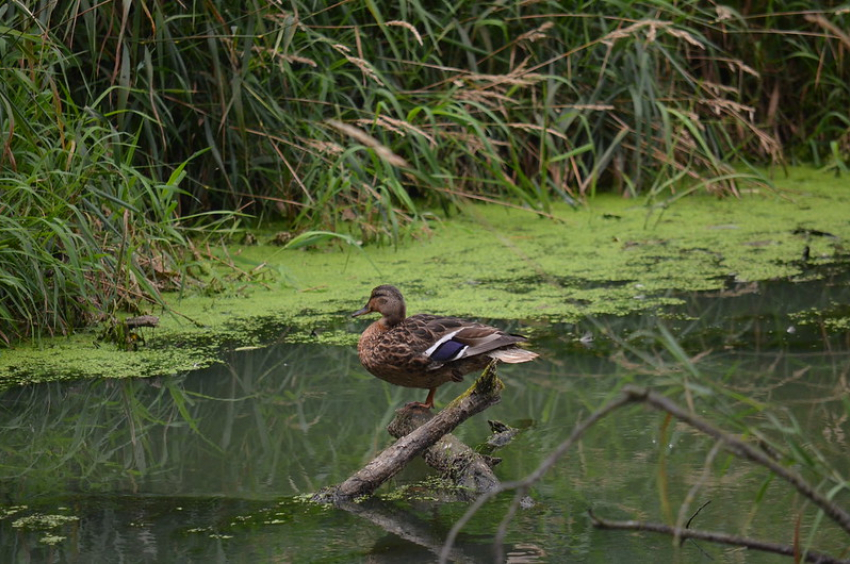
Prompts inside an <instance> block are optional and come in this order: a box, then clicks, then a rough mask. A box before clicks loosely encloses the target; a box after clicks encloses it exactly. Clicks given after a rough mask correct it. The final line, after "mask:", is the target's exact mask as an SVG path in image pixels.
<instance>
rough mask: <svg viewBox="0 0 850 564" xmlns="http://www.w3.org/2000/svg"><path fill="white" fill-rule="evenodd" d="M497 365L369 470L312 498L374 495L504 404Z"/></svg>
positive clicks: (333, 499)
mask: <svg viewBox="0 0 850 564" xmlns="http://www.w3.org/2000/svg"><path fill="white" fill-rule="evenodd" d="M495 364H496V363H495V361H494V362H492V363H490V365H489V366H487V368H486V369H485V370H484V373H483V374H482V375H481V376H480V377H479V378H478V379H477V380H476V381H475V383H474V384H473V385H472V387H471V388H469V389H468V390H467V391H466V392H464V394H463V395H461V396H459V397H458V398H456V399H455V400H453V401H452V402H451V403H450V404H449V405H448V406H446V408H445V409H443V410H442V411H441V412H439V413H438V414H437V415H435V416H434V417H433V418H432V419H431V420H429V421H428V422H426V423H425V424H423V425H422V426H421V427H419V428H417V429H415V430H413V431H412V432H410V433H409V434H407V435H405V436H403V437H401V438H400V439H398V440H397V441H396V442H395V443H393V444H392V445H391V446H389V447H387V448H386V449H384V450H383V451H382V452H381V453H380V454H378V456H376V457H375V458H374V459H373V460H372V461H371V462H369V463H368V464H367V465H366V466H364V467H363V468H361V469H360V470H358V471H357V472H356V473H355V474H353V475H352V476H351V477H350V478H348V479H347V480H345V481H344V482H343V483H341V484H339V485H338V486H331V487H329V488H326V489H325V490H323V491H321V492H319V493H317V494H316V495H315V496H313V499H314V500H315V501H321V502H338V501H342V500H348V499H353V498H357V497H362V496H367V495H371V494H372V493H374V492H375V490H377V489H378V487H380V485H381V484H383V483H384V482H386V481H387V480H389V479H390V478H391V477H393V476H394V475H395V474H397V473H398V472H399V471H401V469H402V468H404V467H405V465H407V463H408V462H410V461H411V460H413V459H414V458H415V457H417V456H419V455H420V454H422V453H423V452H425V450H426V449H428V448H429V447H431V446H432V445H434V444H435V443H436V442H437V441H439V440H440V439H441V438H442V437H444V436H445V435H447V434H448V433H450V432H451V431H453V430H454V429H455V428H456V427H457V426H458V425H460V424H461V423H463V422H464V421H466V420H467V419H468V418H470V417H472V416H473V415H475V414H476V413H480V412H481V411H484V410H485V409H487V408H488V407H490V406H491V405H494V404H496V403H498V402H499V401H500V400H501V395H500V394H501V391H502V389H503V388H504V387H505V385H504V384H503V383H502V381H501V380H499V378H497V377H496V370H495Z"/></svg>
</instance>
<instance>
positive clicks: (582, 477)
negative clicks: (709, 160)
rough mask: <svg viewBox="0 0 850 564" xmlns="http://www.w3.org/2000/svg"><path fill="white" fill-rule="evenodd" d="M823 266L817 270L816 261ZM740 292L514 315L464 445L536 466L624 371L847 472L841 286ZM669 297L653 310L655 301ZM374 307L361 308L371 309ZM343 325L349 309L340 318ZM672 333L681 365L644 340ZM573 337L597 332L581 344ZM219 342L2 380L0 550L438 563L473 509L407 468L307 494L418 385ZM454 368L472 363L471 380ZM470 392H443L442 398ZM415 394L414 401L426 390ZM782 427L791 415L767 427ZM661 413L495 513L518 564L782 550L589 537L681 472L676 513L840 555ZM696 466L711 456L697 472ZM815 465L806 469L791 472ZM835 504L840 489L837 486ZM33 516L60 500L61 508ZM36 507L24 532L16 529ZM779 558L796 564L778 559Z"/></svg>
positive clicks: (333, 357)
mask: <svg viewBox="0 0 850 564" xmlns="http://www.w3.org/2000/svg"><path fill="white" fill-rule="evenodd" d="M822 274H823V273H822ZM820 278H821V279H820V280H818V281H817V282H810V283H805V284H791V283H782V282H773V283H761V284H758V285H748V284H741V285H733V286H731V287H729V288H728V290H727V291H726V292H720V293H714V294H712V295H708V294H679V295H675V296H672V295H671V297H675V298H676V301H677V302H678V303H680V304H681V305H679V306H677V307H675V308H667V309H664V310H663V313H664V315H663V316H662V317H661V318H660V319H659V318H656V315H655V313H654V312H653V311H649V312H644V313H641V314H634V315H632V316H626V317H610V318H598V319H596V320H584V321H582V322H580V323H578V324H554V325H550V324H546V323H541V322H525V323H524V322H521V321H511V322H503V323H500V322H498V321H495V323H496V324H499V325H502V326H504V327H506V328H508V329H510V330H512V331H520V332H527V333H531V334H532V335H533V336H534V338H533V343H534V346H535V348H536V349H537V350H539V351H540V352H541V353H542V358H541V359H540V360H539V361H536V362H534V363H531V364H525V365H518V366H509V367H502V368H500V375H501V377H502V378H503V380H504V381H505V383H506V386H507V387H506V390H505V391H504V393H503V399H502V402H501V403H500V404H498V405H496V406H495V407H493V408H491V409H490V410H488V411H487V412H485V413H484V414H482V415H479V416H476V417H475V418H473V419H471V420H469V421H467V422H466V423H465V424H464V425H463V426H462V427H461V428H460V429H458V431H457V433H456V434H457V435H458V436H459V437H460V438H461V439H462V440H464V441H465V442H467V443H468V444H471V445H481V444H483V443H484V442H485V441H486V439H487V437H488V434H489V430H488V427H487V424H486V419H498V420H501V421H504V422H506V423H508V424H510V425H512V426H514V427H517V428H520V429H521V432H520V434H519V435H518V436H517V438H516V439H515V440H514V442H512V443H511V444H509V445H508V446H506V447H504V448H502V449H500V450H497V451H496V452H495V453H494V455H495V456H499V457H500V458H502V459H503V461H502V463H501V464H500V465H498V466H497V467H496V473H497V475H498V476H499V478H500V479H501V480H506V481H507V480H512V479H518V478H522V477H524V476H525V475H527V474H528V473H529V472H531V471H532V470H534V469H535V468H536V467H537V466H538V464H539V463H540V461H541V460H542V459H543V457H544V456H546V455H547V454H548V453H549V452H550V451H551V450H552V449H553V448H554V447H555V446H556V445H558V444H559V443H560V442H561V441H562V440H563V439H564V438H566V436H567V434H568V433H569V431H570V429H572V427H573V426H574V425H575V424H576V422H577V421H579V420H581V419H583V418H586V417H587V415H588V414H589V413H590V412H591V411H593V410H594V409H596V408H598V407H599V406H601V405H602V404H604V403H605V402H606V401H607V400H609V399H611V398H612V397H613V396H614V395H616V393H617V390H618V389H619V387H620V386H622V385H623V384H625V383H633V384H638V385H646V386H651V387H652V388H653V389H657V390H659V391H662V392H666V393H668V394H670V396H671V398H672V399H674V400H676V401H678V402H680V403H683V402H686V401H687V398H686V397H685V396H684V395H683V394H682V393H681V390H682V389H683V383H684V382H685V381H687V382H688V383H689V384H690V386H689V388H688V389H689V390H691V401H692V402H693V406H694V409H695V411H696V412H697V413H698V414H700V415H702V416H704V417H706V418H707V419H710V420H711V421H713V422H714V423H715V424H717V425H719V426H722V427H724V428H725V429H726V430H729V431H731V432H736V433H737V432H741V430H742V429H744V428H745V427H744V424H745V423H746V425H747V426H748V427H746V428H748V429H749V435H748V437H747V438H753V435H761V436H762V437H764V438H765V439H767V440H769V441H774V442H779V443H781V444H780V445H779V446H780V447H784V448H792V449H793V448H797V449H801V450H802V451H804V452H806V453H808V454H809V456H812V457H820V458H821V460H822V462H821V463H820V466H818V467H819V468H825V467H832V468H833V469H834V471H835V472H836V473H840V474H841V475H843V476H844V477H845V479H846V477H847V476H848V473H850V459H848V456H847V454H846V453H847V452H848V444H847V442H848V440H850V436H848V435H850V423H848V418H849V417H850V400H848V375H850V332H849V331H848V330H847V329H846V328H842V327H841V326H840V321H837V320H840V319H841V314H842V313H843V315H844V316H845V317H846V313H847V312H846V309H847V306H846V304H848V303H850V283H848V277H847V276H846V275H842V274H835V273H827V274H826V275H823V276H821V277H820ZM661 311H662V310H659V312H661ZM367 322H368V321H367ZM339 324H340V325H337V328H338V329H341V330H342V331H344V332H347V333H350V334H351V335H356V333H358V332H359V331H361V330H362V329H363V327H364V322H361V321H359V320H358V321H356V322H355V321H351V320H348V319H345V318H340V319H339ZM662 328H664V329H666V330H668V331H669V333H670V334H671V335H673V336H675V338H676V340H677V341H678V342H680V343H681V345H682V347H683V349H684V353H685V355H686V356H687V357H690V358H694V357H695V356H696V355H700V356H699V357H698V358H696V359H695V360H694V361H693V367H694V369H693V370H687V369H683V368H682V365H681V363H677V362H676V359H675V358H674V355H673V354H672V353H671V352H670V349H669V348H668V347H665V346H663V343H662V342H661V341H659V339H658V336H659V335H662V334H663V329H662ZM582 337H586V338H587V339H592V342H591V341H590V340H587V339H586V342H589V343H590V344H589V346H585V345H583V344H581V343H580V338H582ZM299 340H303V341H306V343H305V344H300V345H292V344H283V345H278V346H275V347H271V348H265V349H257V350H251V351H244V352H234V353H232V354H231V355H230V356H229V357H228V358H227V362H226V363H223V364H220V365H216V366H213V367H211V368H208V369H205V370H203V371H196V372H192V373H188V374H186V375H178V376H174V377H164V378H155V379H147V380H144V379H135V380H134V379H123V380H104V379H96V380H81V381H77V382H55V383H48V384H40V385H31V386H24V387H17V388H11V389H8V390H6V391H4V392H2V396H0V434H1V435H2V453H0V504H2V507H1V509H2V513H0V515H3V518H2V519H0V561H2V562H359V561H369V562H405V563H407V562H420V561H421V562H433V561H435V559H436V557H435V551H438V550H439V548H440V546H441V544H442V541H443V539H444V538H445V536H446V533H447V532H448V530H449V529H450V528H451V526H452V525H453V524H454V522H455V521H456V520H457V519H458V518H459V517H460V516H461V515H462V514H463V513H464V511H465V510H466V508H467V507H468V505H467V504H465V503H462V502H457V501H450V500H440V501H436V500H434V499H433V494H434V492H433V491H430V490H428V489H422V488H419V487H416V488H414V489H413V492H414V493H412V494H411V495H405V496H401V498H400V499H399V498H398V496H394V495H390V494H394V493H397V492H398V491H399V488H400V487H401V486H402V485H404V484H418V483H419V482H420V481H421V480H423V479H425V478H427V477H428V476H430V475H431V472H430V470H429V469H428V468H427V467H426V466H425V465H424V464H422V463H419V462H417V463H415V464H413V465H412V466H411V467H409V468H408V469H406V470H405V471H404V473H403V474H402V475H400V476H398V477H396V479H395V480H394V481H393V483H391V484H389V485H385V486H383V487H382V488H381V489H380V490H379V494H382V497H381V498H380V499H376V500H372V501H370V502H368V503H365V504H363V507H362V510H361V512H360V513H359V514H355V513H353V512H349V511H344V510H341V509H337V508H332V507H326V506H317V505H315V504H312V503H309V502H307V501H306V500H305V498H306V497H307V495H308V494H310V493H312V492H315V491H317V490H319V489H320V488H322V487H324V486H327V485H330V484H335V483H339V482H340V481H342V480H344V479H345V478H347V477H348V476H349V475H350V474H351V473H353V472H354V471H355V470H357V469H358V468H359V467H360V466H362V465H363V464H364V463H365V462H367V461H368V460H370V459H371V457H372V456H373V455H374V454H375V453H376V452H378V451H379V450H380V449H381V448H383V447H384V446H386V445H387V444H389V442H390V439H389V437H388V435H387V434H386V432H385V430H384V427H385V426H386V424H387V423H388V422H389V420H390V419H391V418H392V416H393V414H394V410H395V409H396V408H397V407H399V406H401V405H403V404H404V403H405V402H407V401H413V400H419V401H421V400H422V399H424V391H423V390H410V389H404V388H398V387H393V386H390V385H388V384H385V383H383V382H381V381H379V380H377V379H375V378H373V377H371V376H370V375H368V374H367V373H366V372H365V371H364V370H363V369H362V368H361V367H360V366H359V363H358V361H357V358H356V354H355V351H354V349H353V347H351V346H329V345H327V344H324V343H310V342H309V341H310V336H309V335H302V336H300V337H299ZM467 381H468V382H470V381H471V380H470V378H469V377H468V378H467ZM464 389H465V384H464V385H453V384H447V385H446V386H444V387H442V388H441V389H440V391H439V393H438V396H437V403H438V406H439V405H444V404H445V403H446V402H448V401H449V400H450V399H452V398H453V397H454V396H455V395H457V394H459V393H461V392H462V391H463V390H464ZM420 396H422V397H420ZM780 428H784V429H786V431H787V432H786V433H784V434H783V433H781V432H780V431H779V429H780ZM712 447H714V442H713V440H711V439H709V438H707V437H706V436H704V435H702V434H700V433H698V432H696V431H694V430H693V429H691V428H689V427H687V426H686V425H684V424H682V423H677V422H675V421H672V422H668V421H667V420H666V419H665V416H664V415H663V414H660V413H658V412H655V411H652V410H650V409H648V408H646V407H643V406H631V407H628V408H625V409H623V410H621V411H618V412H616V413H614V414H613V415H611V416H609V417H608V418H606V419H603V420H602V421H601V422H599V423H598V424H597V425H595V426H594V427H593V428H591V430H590V431H589V432H588V433H587V434H586V435H585V436H584V437H583V439H582V440H581V442H580V443H579V444H578V445H577V446H576V447H575V448H573V449H572V450H571V451H569V453H568V454H567V455H566V456H565V457H564V458H563V459H562V460H560V461H559V462H558V464H557V465H556V466H555V467H554V468H553V469H552V470H550V471H549V472H548V473H547V474H546V476H545V478H544V479H543V480H542V481H541V482H539V483H538V484H536V485H535V486H534V487H533V489H532V490H531V492H530V493H531V497H532V498H533V499H534V502H535V503H534V505H533V506H532V507H530V508H527V509H521V510H520V511H519V512H518V513H517V515H516V516H515V517H514V518H513V520H512V521H511V523H510V525H509V526H508V528H507V535H506V537H505V539H504V543H503V545H502V546H501V550H502V551H503V553H504V554H507V555H508V556H509V558H510V559H512V560H511V561H514V562H565V561H570V562H645V561H650V560H656V561H660V562H666V561H680V562H776V561H777V559H779V557H778V556H773V555H764V554H760V553H756V552H752V551H744V550H742V549H736V548H729V547H725V546H722V545H714V544H710V543H706V542H690V541H689V542H686V543H685V544H684V545H683V546H682V547H680V548H673V547H672V544H671V541H670V539H669V538H667V537H664V536H660V535H656V534H652V533H641V534H634V533H627V532H618V531H602V530H597V529H594V528H593V527H592V526H591V524H590V520H589V518H588V516H587V511H588V509H593V511H594V512H596V513H597V514H598V515H600V516H602V517H606V518H609V519H641V520H647V521H655V522H669V521H670V519H675V518H676V516H677V514H678V513H679V511H680V508H681V504H682V501H683V500H684V499H685V496H686V495H687V494H688V492H689V491H690V490H691V489H692V488H694V487H695V485H696V486H698V488H697V489H696V490H695V492H694V499H693V501H692V502H691V504H690V505H689V506H688V508H687V509H685V510H683V511H684V512H685V513H686V514H687V515H688V516H690V515H691V514H693V513H695V512H696V509H697V508H698V507H699V506H701V505H702V504H704V503H705V502H710V503H709V504H708V505H707V506H705V508H704V509H703V510H702V511H701V512H700V513H699V515H698V516H697V517H696V518H695V520H694V523H693V524H692V527H694V528H699V529H705V530H715V531H722V532H727V533H734V534H741V535H746V536H751V537H754V538H758V539H763V540H772V541H774V542H780V543H791V542H792V536H793V532H794V528H795V526H796V525H797V523H798V520H799V525H800V534H801V539H802V541H803V542H811V545H812V547H814V548H817V549H820V550H823V551H827V552H830V553H832V554H837V555H841V554H843V551H846V550H847V549H848V547H850V542H848V537H847V535H846V534H844V533H842V532H840V531H839V530H838V529H837V527H835V526H833V525H832V524H831V523H830V522H828V520H827V519H823V520H818V519H817V516H816V512H815V511H814V510H813V509H812V508H811V506H810V505H809V504H807V503H806V502H805V501H804V500H803V499H802V498H801V497H800V496H799V495H798V494H796V493H795V492H794V490H792V489H791V488H790V487H789V486H788V485H786V484H785V483H782V482H781V481H779V480H777V479H771V478H770V476H769V473H768V472H767V471H766V470H765V469H763V468H760V467H758V466H755V465H754V464H751V463H747V462H743V461H741V460H739V459H736V458H734V457H732V456H731V455H728V454H726V453H724V452H722V451H721V452H719V453H716V455H715V456H714V457H713V460H711V461H710V462H707V459H708V457H709V453H710V452H711V451H712ZM706 466H707V467H708V468H707V470H706ZM797 470H799V471H800V472H801V473H802V474H803V475H804V476H805V477H806V478H807V479H810V480H812V481H814V482H815V483H817V480H818V475H817V474H816V473H815V472H812V471H810V470H809V469H808V468H805V467H801V466H798V467H797ZM512 499H513V495H512V494H505V495H503V496H501V497H499V498H497V499H496V500H494V501H493V502H492V503H490V504H488V505H487V506H486V507H485V508H484V510H483V511H481V512H480V513H479V514H477V515H476V516H475V517H474V518H473V520H472V521H471V522H470V524H469V525H468V526H467V527H465V528H464V529H463V531H462V532H461V535H460V537H459V539H458V542H457V544H456V547H455V552H453V559H454V560H457V561H467V562H491V561H493V555H494V546H493V539H494V534H495V532H496V530H497V528H498V525H499V522H500V521H501V520H502V518H503V516H504V515H505V513H506V511H507V510H508V506H509V504H510V503H511V501H512ZM837 499H838V500H839V501H840V502H842V503H843V505H844V506H845V507H847V506H850V496H848V495H847V494H846V493H841V494H839V495H838V498H837ZM40 515H43V516H57V515H58V516H65V517H67V518H68V520H66V521H64V522H60V523H56V522H55V517H54V522H46V521H45V520H42V519H40V518H39V516H40ZM23 518H29V519H30V521H29V524H28V525H27V524H26V522H24V521H21V519H23ZM789 561H790V560H789Z"/></svg>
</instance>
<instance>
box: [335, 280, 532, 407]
mask: <svg viewBox="0 0 850 564" xmlns="http://www.w3.org/2000/svg"><path fill="white" fill-rule="evenodd" d="M374 312H377V313H380V314H381V315H382V317H381V319H379V320H377V321H376V322H375V323H373V324H371V325H370V326H369V327H367V328H366V330H365V331H363V334H362V335H361V336H360V342H359V343H358V344H357V353H358V354H359V355H360V362H361V363H362V364H363V367H364V368H365V369H366V370H368V371H369V372H371V373H372V374H374V375H375V376H377V377H378V378H380V379H381V380H386V381H387V382H390V383H391V384H397V385H399V386H407V387H409V388H427V389H428V398H427V399H426V400H425V403H421V404H420V403H418V402H416V403H415V404H414V405H420V406H422V407H424V408H426V409H431V407H433V406H434V393H435V392H436V391H437V387H438V386H441V385H443V384H445V383H446V382H448V381H450V380H452V381H455V382H460V381H461V380H463V376H464V375H465V374H469V373H470V372H473V371H475V370H482V369H483V368H484V367H485V366H487V365H488V364H489V363H490V361H491V360H492V359H497V360H501V361H502V362H508V363H518V362H528V361H529V360H534V359H535V358H537V356H538V355H537V353H535V352H532V351H529V350H526V349H522V348H520V347H518V346H516V343H519V342H522V341H525V340H526V339H525V337H523V336H522V335H511V334H508V333H505V332H504V331H500V330H499V329H496V328H495V327H490V326H489V325H484V324H482V323H475V322H472V321H465V320H463V319H458V318H457V317H440V316H438V315H426V314H419V315H413V316H411V317H406V308H405V305H404V298H403V297H402V295H401V292H399V291H398V288H396V287H395V286H389V285H383V286H378V287H377V288H375V289H374V290H372V295H371V296H369V301H368V302H366V305H365V307H363V309H360V310H358V311H356V312H354V313H353V314H351V316H352V317H356V316H358V315H364V314H367V313H374Z"/></svg>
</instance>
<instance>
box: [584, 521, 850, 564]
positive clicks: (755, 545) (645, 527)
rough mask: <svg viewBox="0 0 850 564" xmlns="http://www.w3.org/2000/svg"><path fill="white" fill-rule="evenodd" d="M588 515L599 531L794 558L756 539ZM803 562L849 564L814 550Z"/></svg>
mask: <svg viewBox="0 0 850 564" xmlns="http://www.w3.org/2000/svg"><path fill="white" fill-rule="evenodd" d="M588 514H589V515H590V519H591V521H592V522H593V526H594V527H598V528H600V529H616V530H623V531H650V532H653V533H662V534H666V535H670V536H672V537H674V538H679V539H700V540H705V541H710V542H719V543H722V544H729V545H734V546H744V547H747V548H751V549H755V550H761V551H764V552H772V553H774V554H782V555H785V556H794V555H795V550H796V549H795V547H793V546H791V545H786V544H777V543H772V542H765V541H760V540H756V539H751V538H748V537H739V536H737V535H728V534H726V533H717V532H713V531H700V530H698V529H682V528H679V527H671V526H669V525H664V524H661V523H646V522H643V521H609V520H608V519H603V518H601V517H599V516H597V515H595V514H594V513H593V511H592V510H588ZM805 561H806V562H818V563H820V564H850V560H841V559H839V558H835V557H832V556H829V555H828V554H823V553H820V552H816V551H814V550H809V551H808V552H806V555H805Z"/></svg>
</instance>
